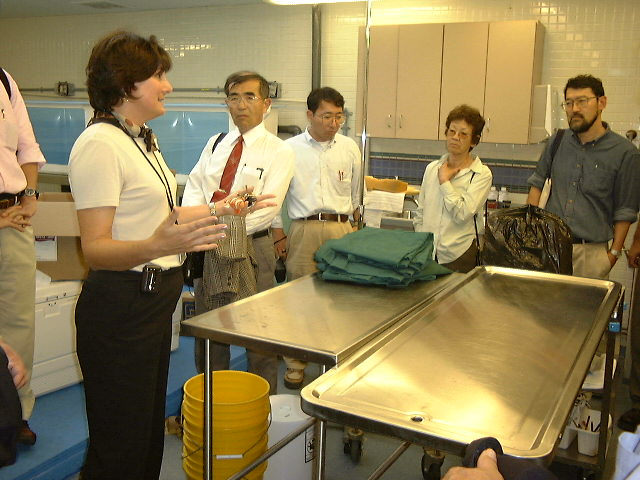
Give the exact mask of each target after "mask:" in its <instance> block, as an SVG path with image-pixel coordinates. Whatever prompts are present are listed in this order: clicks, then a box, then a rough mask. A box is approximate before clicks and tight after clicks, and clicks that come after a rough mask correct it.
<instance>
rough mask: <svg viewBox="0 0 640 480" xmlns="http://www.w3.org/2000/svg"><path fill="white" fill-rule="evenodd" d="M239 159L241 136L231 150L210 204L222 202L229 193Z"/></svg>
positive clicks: (240, 154) (240, 155)
mask: <svg viewBox="0 0 640 480" xmlns="http://www.w3.org/2000/svg"><path fill="white" fill-rule="evenodd" d="M240 157H242V135H240V136H239V137H238V141H237V142H236V145H235V146H234V147H233V150H231V154H230V155H229V159H228V160H227V164H226V165H225V167H224V171H223V172H222V178H221V179H220V187H218V190H216V191H215V192H214V193H213V197H211V201H212V202H217V201H219V200H222V199H223V198H225V197H226V196H227V195H229V194H230V193H231V187H232V186H233V180H234V179H235V178H236V172H237V171H238V165H240Z"/></svg>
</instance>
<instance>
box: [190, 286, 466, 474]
mask: <svg viewBox="0 0 640 480" xmlns="http://www.w3.org/2000/svg"><path fill="white" fill-rule="evenodd" d="M462 280H464V275H460V274H452V275H447V276H443V277H440V278H438V279H436V280H433V281H430V282H417V283H415V284H412V285H410V286H409V287H406V288H401V289H391V288H385V287H377V286H365V285H355V284H348V283H341V282H325V281H323V280H322V279H320V278H318V277H317V276H316V275H307V276H305V277H302V278H299V279H297V280H294V281H292V282H288V283H286V284H284V285H281V286H278V287H275V288H272V289H270V290H268V291H266V292H262V293H259V294H257V295H253V296H251V297H249V298H246V299H244V300H240V301H238V302H235V303H233V304H231V305H227V306H224V307H222V308H218V309H216V310H213V311H210V312H207V313H204V314H202V315H198V316H196V317H193V318H191V319H188V320H185V321H183V322H182V327H181V334H182V335H187V336H194V337H199V338H203V339H205V340H214V341H217V342H223V343H229V344H233V345H240V346H243V347H247V348H255V349H259V350H264V351H269V352H272V353H274V354H279V355H287V356H291V357H294V358H298V359H300V360H306V361H310V362H315V363H319V364H320V365H322V366H324V367H332V366H334V365H336V364H338V363H339V362H342V361H343V360H344V359H346V358H347V357H348V356H349V355H351V354H352V353H353V352H354V351H356V350H358V349H359V348H360V347H362V346H363V345H365V344H366V343H367V342H369V341H371V340H372V339H373V338H375V337H376V336H377V335H379V334H380V333H381V332H382V331H384V330H385V329H388V328H389V327H391V326H392V325H393V324H395V323H396V322H398V321H400V320H401V319H402V318H403V317H404V316H406V315H407V314H409V313H410V312H412V311H413V310H415V309H416V308H418V307H419V306H420V305H422V304H424V303H426V302H428V301H429V300H430V299H431V298H433V296H434V295H436V294H437V293H439V292H440V291H442V290H443V289H445V288H448V287H449V286H451V285H453V284H456V283H458V282H460V281H462ZM208 378H210V375H207V376H205V395H204V398H205V426H206V425H210V422H211V416H210V414H208V412H207V405H210V401H208V400H207V399H208V398H209V399H210V398H211V397H210V395H211V394H210V391H209V388H208V387H207V383H208V382H207V379H208ZM320 430H321V434H320V439H319V443H320V446H319V448H318V452H319V453H318V457H319V458H318V469H317V470H318V471H317V472H316V477H317V478H322V477H323V471H322V470H323V458H322V457H323V455H324V448H323V444H324V433H323V428H322V427H321V429H320ZM210 440H211V438H210V435H208V434H207V432H206V431H205V456H206V455H207V452H210V449H207V448H206V447H207V445H210V444H211V443H210ZM205 461H206V463H208V464H209V468H210V464H211V462H210V461H209V460H205ZM206 470H207V465H205V473H206Z"/></svg>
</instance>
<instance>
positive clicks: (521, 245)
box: [482, 205, 573, 275]
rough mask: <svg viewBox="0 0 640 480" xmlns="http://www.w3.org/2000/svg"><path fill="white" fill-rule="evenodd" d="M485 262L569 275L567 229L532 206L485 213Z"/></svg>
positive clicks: (569, 248) (570, 249) (557, 220)
mask: <svg viewBox="0 0 640 480" xmlns="http://www.w3.org/2000/svg"><path fill="white" fill-rule="evenodd" d="M487 223H488V224H487V227H486V229H485V235H484V249H483V253H482V260H483V263H484V264H485V265H494V266H500V267H510V268H520V269H523V270H535V271H538V272H549V273H563V274H566V275H571V274H572V273H573V266H572V261H571V255H572V252H573V245H572V239H571V231H570V230H569V227H568V226H567V224H566V223H565V222H564V221H563V220H562V219H561V218H560V217H557V216H556V215H554V214H553V213H550V212H548V211H546V210H543V209H541V208H538V207H534V206H532V205H527V206H526V207H520V208H510V209H507V210H502V211H498V212H496V213H493V214H491V215H489V219H488V222H487Z"/></svg>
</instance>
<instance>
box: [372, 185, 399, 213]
mask: <svg viewBox="0 0 640 480" xmlns="http://www.w3.org/2000/svg"><path fill="white" fill-rule="evenodd" d="M364 206H365V211H366V210H367V209H371V210H383V211H386V212H396V213H402V210H403V209H404V192H402V193H389V192H382V191H379V190H372V191H370V192H369V191H365V194H364Z"/></svg>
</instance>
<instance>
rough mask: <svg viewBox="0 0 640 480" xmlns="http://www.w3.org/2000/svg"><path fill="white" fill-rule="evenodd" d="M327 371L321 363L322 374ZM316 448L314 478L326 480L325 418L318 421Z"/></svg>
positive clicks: (315, 479)
mask: <svg viewBox="0 0 640 480" xmlns="http://www.w3.org/2000/svg"><path fill="white" fill-rule="evenodd" d="M326 371H327V367H326V366H324V365H320V375H321V376H322V375H324V373H325V372H326ZM315 437H316V439H315V448H316V452H317V454H316V459H315V463H314V472H313V478H314V480H324V475H325V454H326V447H327V423H326V422H325V421H324V420H318V421H317V422H316V435H315Z"/></svg>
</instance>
